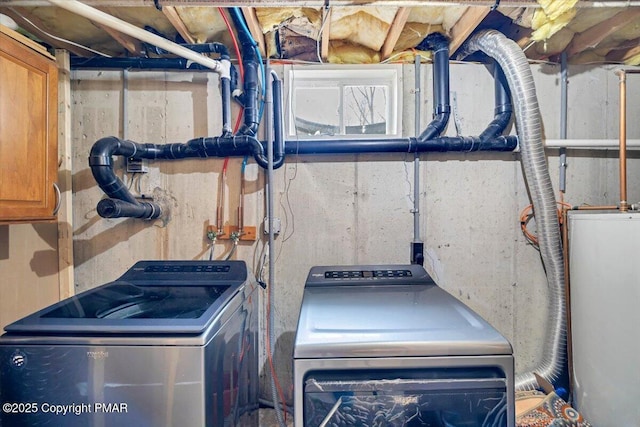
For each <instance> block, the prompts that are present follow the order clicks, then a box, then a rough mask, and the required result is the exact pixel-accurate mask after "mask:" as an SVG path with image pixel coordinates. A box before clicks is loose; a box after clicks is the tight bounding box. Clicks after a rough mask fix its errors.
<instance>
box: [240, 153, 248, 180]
mask: <svg viewBox="0 0 640 427" xmlns="http://www.w3.org/2000/svg"><path fill="white" fill-rule="evenodd" d="M247 160H249V156H244V159H242V167H241V168H240V173H241V174H242V176H244V169H245V168H246V167H247Z"/></svg>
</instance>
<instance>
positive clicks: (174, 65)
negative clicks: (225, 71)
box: [71, 56, 211, 71]
mask: <svg viewBox="0 0 640 427" xmlns="http://www.w3.org/2000/svg"><path fill="white" fill-rule="evenodd" d="M71 68H72V69H74V70H76V69H83V68H87V69H100V70H105V69H118V70H123V69H124V70H127V69H139V70H202V71H205V70H207V71H211V69H210V68H207V67H204V66H202V65H200V64H196V63H194V62H192V61H189V60H188V59H185V58H104V57H94V58H79V57H75V56H74V57H71Z"/></svg>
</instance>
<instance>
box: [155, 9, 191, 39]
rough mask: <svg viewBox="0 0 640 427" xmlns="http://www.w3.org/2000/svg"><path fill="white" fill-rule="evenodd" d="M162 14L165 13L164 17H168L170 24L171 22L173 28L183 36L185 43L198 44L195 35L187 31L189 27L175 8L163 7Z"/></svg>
mask: <svg viewBox="0 0 640 427" xmlns="http://www.w3.org/2000/svg"><path fill="white" fill-rule="evenodd" d="M162 13H164V16H166V17H167V19H168V20H169V22H171V25H173V27H174V28H175V29H176V31H177V32H178V34H180V35H181V36H182V38H183V39H184V41H185V42H187V43H191V44H194V43H195V42H196V39H195V38H194V37H193V35H191V32H189V30H188V29H187V26H186V25H185V23H184V21H183V20H182V18H180V15H179V14H178V11H177V10H176V8H175V7H174V6H163V7H162Z"/></svg>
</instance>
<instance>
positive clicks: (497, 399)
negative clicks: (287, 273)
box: [293, 265, 515, 427]
mask: <svg viewBox="0 0 640 427" xmlns="http://www.w3.org/2000/svg"><path fill="white" fill-rule="evenodd" d="M293 363H294V412H295V415H294V416H295V425H296V426H297V427H303V426H305V427H325V426H326V427H330V426H331V427H333V426H339V427H347V426H362V427H364V426H367V427H377V426H385V427H390V426H409V427H410V426H430V427H514V426H515V409H514V372H513V371H514V362H513V352H512V348H511V345H510V344H509V342H508V341H507V340H506V339H505V338H504V337H503V336H502V335H501V334H500V333H498V332H497V331H496V330H495V329H494V328H493V327H492V326H490V325H489V324H488V323H487V322H486V321H485V320H484V319H482V318H481V317H480V316H479V315H477V314H476V313H474V312H473V311H472V310H471V309H469V308H468V307H467V306H465V305H464V304H463V303H462V302H460V301H459V300H457V299H456V298H454V297H453V296H451V295H450V294H448V293H447V292H446V291H444V290H443V289H441V288H439V287H438V286H436V284H435V283H434V282H433V280H432V279H431V278H430V277H429V275H428V274H427V272H426V271H425V270H424V269H423V268H422V267H421V266H419V265H364V266H348V267H346V266H329V267H313V268H312V269H311V271H310V272H309V275H308V278H307V282H306V284H305V288H304V294H303V299H302V306H301V310H300V317H299V321H298V329H297V333H296V338H295V346H294V362H293Z"/></svg>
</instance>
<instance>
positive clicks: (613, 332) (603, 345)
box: [569, 211, 640, 427]
mask: <svg viewBox="0 0 640 427" xmlns="http://www.w3.org/2000/svg"><path fill="white" fill-rule="evenodd" d="M639 245H640V213H635V212H634V213H622V212H611V213H602V212H586V211H583V212H580V211H576V212H570V213H569V251H570V255H569V258H570V275H571V276H570V277H571V326H572V331H573V363H574V364H573V372H574V380H573V383H574V384H573V385H574V389H573V396H574V406H575V408H576V409H577V410H578V411H580V413H581V414H582V415H583V416H584V417H585V419H586V420H587V421H589V422H590V423H591V424H592V425H594V426H598V427H638V426H640V405H639V404H638V402H640V369H639V368H638V367H639V366H640V256H639V255H640V253H639V250H640V247H639Z"/></svg>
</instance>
